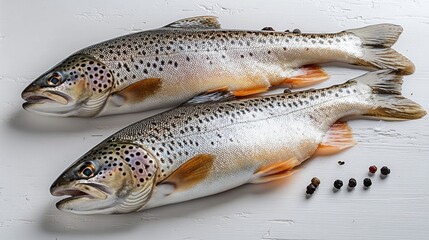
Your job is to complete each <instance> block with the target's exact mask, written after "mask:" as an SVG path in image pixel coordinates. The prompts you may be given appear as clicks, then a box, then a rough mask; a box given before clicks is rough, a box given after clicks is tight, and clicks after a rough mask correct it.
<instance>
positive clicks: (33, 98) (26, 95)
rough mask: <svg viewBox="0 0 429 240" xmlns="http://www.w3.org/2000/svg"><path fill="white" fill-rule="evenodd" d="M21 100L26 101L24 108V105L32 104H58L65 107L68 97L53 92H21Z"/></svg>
mask: <svg viewBox="0 0 429 240" xmlns="http://www.w3.org/2000/svg"><path fill="white" fill-rule="evenodd" d="M22 98H23V99H24V100H25V101H26V102H25V103H24V108H25V107H26V105H27V106H28V105H32V104H43V103H59V104H61V105H67V104H68V103H69V101H70V97H69V96H67V95H66V94H64V93H61V92H54V91H44V92H41V93H34V92H25V91H24V92H23V93H22Z"/></svg>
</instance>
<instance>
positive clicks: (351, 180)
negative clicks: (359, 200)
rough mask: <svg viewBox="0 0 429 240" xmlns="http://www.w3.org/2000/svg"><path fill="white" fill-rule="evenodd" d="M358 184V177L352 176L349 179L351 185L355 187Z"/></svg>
mask: <svg viewBox="0 0 429 240" xmlns="http://www.w3.org/2000/svg"><path fill="white" fill-rule="evenodd" d="M356 185H357V182H356V179H354V178H350V179H349V187H351V188H354V187H356Z"/></svg>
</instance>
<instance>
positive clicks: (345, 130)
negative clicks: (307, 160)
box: [314, 121, 356, 156]
mask: <svg viewBox="0 0 429 240" xmlns="http://www.w3.org/2000/svg"><path fill="white" fill-rule="evenodd" d="M354 145H356V141H355V140H354V139H353V132H352V129H351V128H350V126H349V125H348V124H347V123H346V122H340V121H338V122H335V123H334V124H333V125H332V126H331V128H330V129H329V130H328V132H327V133H326V135H325V137H324V138H323V141H322V143H320V144H319V147H318V148H317V150H316V152H315V153H314V154H315V155H319V156H326V155H332V154H336V153H338V152H341V151H343V150H345V149H347V148H350V147H353V146H354Z"/></svg>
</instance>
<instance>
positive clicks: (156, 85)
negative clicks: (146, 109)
mask: <svg viewBox="0 0 429 240" xmlns="http://www.w3.org/2000/svg"><path fill="white" fill-rule="evenodd" d="M161 86H162V82H161V79H160V78H146V79H143V80H140V81H138V82H135V83H133V84H131V85H129V86H128V87H126V88H124V89H122V90H120V91H118V92H114V93H112V94H111V96H110V98H111V101H112V102H113V104H114V105H115V106H118V107H120V106H122V105H123V104H125V103H135V102H140V101H143V100H144V99H145V98H147V97H148V96H150V95H153V94H155V93H156V92H157V91H158V90H159V89H160V88H161Z"/></svg>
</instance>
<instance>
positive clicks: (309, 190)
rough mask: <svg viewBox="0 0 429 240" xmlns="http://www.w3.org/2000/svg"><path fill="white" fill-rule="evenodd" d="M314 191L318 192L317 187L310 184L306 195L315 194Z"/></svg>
mask: <svg viewBox="0 0 429 240" xmlns="http://www.w3.org/2000/svg"><path fill="white" fill-rule="evenodd" d="M314 191H316V186H314V185H313V184H309V185H308V186H307V191H306V192H305V193H307V194H313V193H314Z"/></svg>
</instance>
